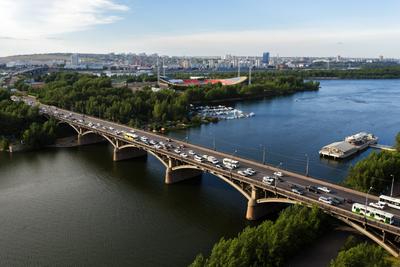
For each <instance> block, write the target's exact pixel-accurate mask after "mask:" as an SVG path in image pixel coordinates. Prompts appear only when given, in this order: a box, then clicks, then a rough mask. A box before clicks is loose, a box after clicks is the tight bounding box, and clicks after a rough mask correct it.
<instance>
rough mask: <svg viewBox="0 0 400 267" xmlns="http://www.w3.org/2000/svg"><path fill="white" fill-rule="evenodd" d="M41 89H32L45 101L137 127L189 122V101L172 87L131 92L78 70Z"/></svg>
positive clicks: (58, 75) (53, 77)
mask: <svg viewBox="0 0 400 267" xmlns="http://www.w3.org/2000/svg"><path fill="white" fill-rule="evenodd" d="M46 81H47V83H46V85H45V86H44V87H43V88H41V89H32V90H31V91H30V93H31V94H34V95H37V96H38V97H39V100H40V101H41V102H42V103H46V104H49V105H55V106H58V107H61V108H64V109H68V110H73V111H76V112H80V113H85V114H88V115H93V116H98V117H101V118H104V119H107V120H112V121H116V122H120V123H124V124H129V125H131V126H134V127H142V126H144V125H147V124H152V125H160V126H161V125H169V124H173V123H179V122H182V123H189V122H190V118H189V117H188V114H189V112H188V108H189V103H188V101H187V98H186V96H185V95H184V94H181V93H179V92H175V91H173V90H161V91H158V92H153V91H152V90H151V89H150V88H144V89H143V90H138V91H135V92H132V91H131V90H129V89H127V88H113V87H112V85H111V79H110V78H107V77H97V76H91V75H83V74H78V73H54V74H51V75H50V76H49V77H48V78H46Z"/></svg>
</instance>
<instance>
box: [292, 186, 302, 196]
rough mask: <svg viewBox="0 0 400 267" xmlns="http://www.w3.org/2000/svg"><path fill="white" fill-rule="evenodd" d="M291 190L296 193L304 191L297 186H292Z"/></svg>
mask: <svg viewBox="0 0 400 267" xmlns="http://www.w3.org/2000/svg"><path fill="white" fill-rule="evenodd" d="M292 192H293V193H296V194H298V195H304V191H303V190H302V189H300V188H298V187H295V188H292Z"/></svg>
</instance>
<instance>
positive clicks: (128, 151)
mask: <svg viewBox="0 0 400 267" xmlns="http://www.w3.org/2000/svg"><path fill="white" fill-rule="evenodd" d="M146 156H147V152H146V151H144V150H142V149H139V148H134V147H129V148H124V149H119V148H118V147H115V148H114V151H113V161H122V160H127V159H133V158H141V157H146Z"/></svg>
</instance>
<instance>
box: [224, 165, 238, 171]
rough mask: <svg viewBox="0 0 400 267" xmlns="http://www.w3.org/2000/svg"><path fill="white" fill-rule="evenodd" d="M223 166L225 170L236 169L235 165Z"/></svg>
mask: <svg viewBox="0 0 400 267" xmlns="http://www.w3.org/2000/svg"><path fill="white" fill-rule="evenodd" d="M224 166H225V168H227V169H228V170H234V169H236V166H235V165H232V164H224Z"/></svg>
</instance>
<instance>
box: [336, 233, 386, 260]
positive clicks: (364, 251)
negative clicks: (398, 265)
mask: <svg viewBox="0 0 400 267" xmlns="http://www.w3.org/2000/svg"><path fill="white" fill-rule="evenodd" d="M344 266H345V267H390V266H392V264H391V263H390V261H389V260H388V255H387V253H386V252H385V251H384V250H383V249H382V248H381V247H379V246H377V245H375V244H370V243H367V242H363V243H360V242H359V241H357V240H356V239H355V238H354V236H350V237H349V238H348V239H347V241H346V243H345V245H344V246H343V248H342V249H341V250H340V251H339V254H338V255H337V257H336V258H335V259H334V260H332V261H331V263H330V267H344Z"/></svg>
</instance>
